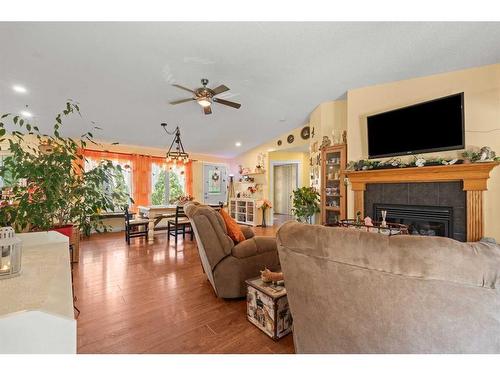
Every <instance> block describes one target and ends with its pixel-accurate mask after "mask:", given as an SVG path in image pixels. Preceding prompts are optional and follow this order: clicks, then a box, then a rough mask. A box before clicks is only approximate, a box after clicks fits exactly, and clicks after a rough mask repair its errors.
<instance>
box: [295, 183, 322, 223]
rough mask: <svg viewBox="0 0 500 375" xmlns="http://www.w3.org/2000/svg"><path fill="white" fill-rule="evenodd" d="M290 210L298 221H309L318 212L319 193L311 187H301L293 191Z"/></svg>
mask: <svg viewBox="0 0 500 375" xmlns="http://www.w3.org/2000/svg"><path fill="white" fill-rule="evenodd" d="M292 205H293V208H292V212H293V214H294V215H295V217H296V218H297V220H298V221H300V222H305V223H309V224H310V223H311V221H312V217H313V216H314V215H315V214H316V213H317V212H319V211H320V210H319V193H318V192H317V191H316V190H315V189H314V188H312V187H301V188H298V189H295V190H294V191H293V201H292Z"/></svg>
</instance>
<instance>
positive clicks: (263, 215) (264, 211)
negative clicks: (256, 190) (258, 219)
mask: <svg viewBox="0 0 500 375" xmlns="http://www.w3.org/2000/svg"><path fill="white" fill-rule="evenodd" d="M261 227H262V228H265V227H267V225H266V209H265V208H263V209H262V225H261Z"/></svg>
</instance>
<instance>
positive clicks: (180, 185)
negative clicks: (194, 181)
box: [151, 163, 186, 205]
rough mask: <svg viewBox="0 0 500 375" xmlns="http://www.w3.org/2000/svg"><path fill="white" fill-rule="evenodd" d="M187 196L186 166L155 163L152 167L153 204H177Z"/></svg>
mask: <svg viewBox="0 0 500 375" xmlns="http://www.w3.org/2000/svg"><path fill="white" fill-rule="evenodd" d="M184 195H186V173H185V167H184V165H179V166H177V165H171V166H169V167H168V169H167V167H165V165H162V164H156V163H153V165H152V167H151V204H153V205H165V204H171V203H175V202H176V201H177V200H178V199H179V198H180V197H181V196H184Z"/></svg>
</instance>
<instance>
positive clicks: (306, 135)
mask: <svg viewBox="0 0 500 375" xmlns="http://www.w3.org/2000/svg"><path fill="white" fill-rule="evenodd" d="M300 136H301V137H302V139H309V137H310V136H311V128H309V126H304V127H303V128H302V130H301V131H300Z"/></svg>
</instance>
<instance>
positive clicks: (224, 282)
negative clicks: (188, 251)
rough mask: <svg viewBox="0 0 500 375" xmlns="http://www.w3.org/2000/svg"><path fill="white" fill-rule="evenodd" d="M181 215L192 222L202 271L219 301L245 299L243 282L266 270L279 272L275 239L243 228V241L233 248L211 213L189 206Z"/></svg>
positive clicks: (221, 223)
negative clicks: (183, 214)
mask: <svg viewBox="0 0 500 375" xmlns="http://www.w3.org/2000/svg"><path fill="white" fill-rule="evenodd" d="M184 211H185V213H186V215H187V217H188V218H189V220H190V221H191V226H192V228H193V231H194V235H195V237H196V242H197V244H198V251H199V254H200V259H201V263H202V266H203V269H204V271H205V273H206V275H207V278H208V280H209V281H210V284H212V287H213V288H214V291H215V293H216V294H217V296H218V297H222V298H239V297H244V296H245V295H246V285H245V280H247V279H249V278H252V277H255V276H258V275H259V271H261V270H263V269H264V268H265V267H267V268H269V269H271V270H276V269H278V268H279V259H278V250H277V246H276V238H274V237H265V236H255V234H254V233H253V231H252V230H251V229H250V228H249V227H243V226H242V227H241V229H242V231H243V235H244V236H245V240H244V241H242V242H240V243H238V244H236V245H235V243H234V242H233V240H232V239H231V238H230V237H229V236H228V235H227V229H226V225H225V223H224V220H223V219H222V217H221V216H220V214H219V213H217V212H216V211H215V210H214V209H212V208H210V207H208V206H202V205H195V204H193V203H188V204H186V206H185V207H184Z"/></svg>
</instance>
